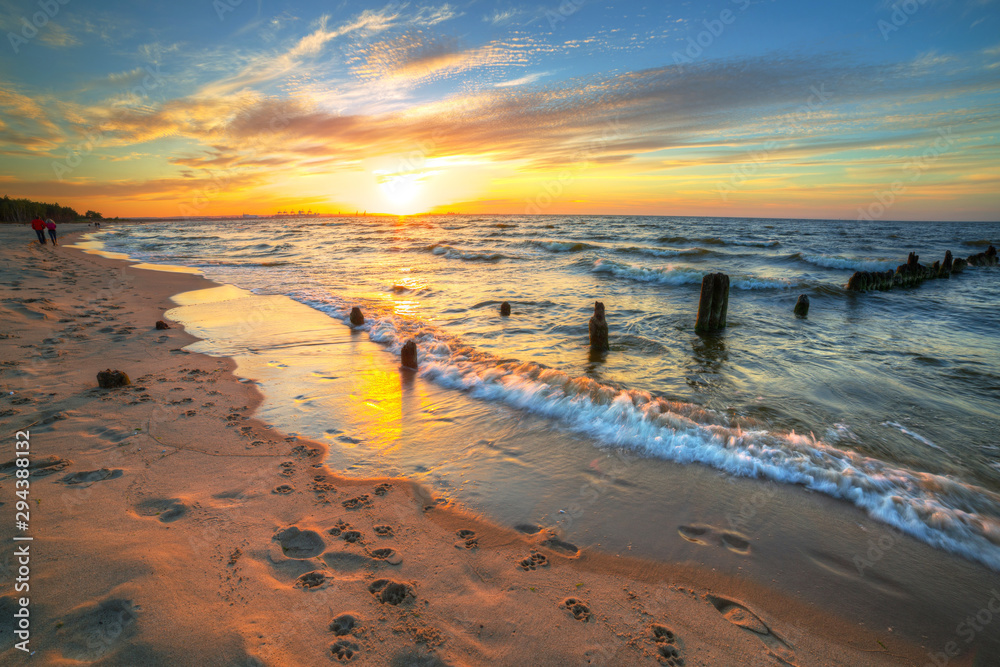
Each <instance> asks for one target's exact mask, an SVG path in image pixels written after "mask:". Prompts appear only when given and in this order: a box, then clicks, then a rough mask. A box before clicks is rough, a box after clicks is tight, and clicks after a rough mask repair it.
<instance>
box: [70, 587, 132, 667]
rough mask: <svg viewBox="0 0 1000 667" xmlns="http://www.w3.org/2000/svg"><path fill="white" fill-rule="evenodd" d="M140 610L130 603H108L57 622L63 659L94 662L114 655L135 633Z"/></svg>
mask: <svg viewBox="0 0 1000 667" xmlns="http://www.w3.org/2000/svg"><path fill="white" fill-rule="evenodd" d="M139 611H140V609H139V607H138V606H137V605H135V604H133V603H132V601H131V600H105V601H103V602H100V603H98V604H95V605H88V606H87V607H85V608H83V609H81V610H79V611H77V612H76V613H75V614H73V615H72V616H70V617H68V618H67V619H65V620H64V621H61V622H59V623H57V625H56V627H57V628H58V631H57V637H58V639H59V644H60V652H61V653H62V655H63V658H66V659H68V660H79V661H81V662H93V661H95V660H99V659H101V658H103V657H104V656H106V655H108V654H109V653H111V652H113V651H114V650H115V648H116V647H117V646H118V645H119V644H121V643H122V641H123V640H126V639H127V638H128V637H129V636H130V635H131V634H132V633H133V631H134V629H135V628H134V626H135V622H136V619H137V617H138V613H139Z"/></svg>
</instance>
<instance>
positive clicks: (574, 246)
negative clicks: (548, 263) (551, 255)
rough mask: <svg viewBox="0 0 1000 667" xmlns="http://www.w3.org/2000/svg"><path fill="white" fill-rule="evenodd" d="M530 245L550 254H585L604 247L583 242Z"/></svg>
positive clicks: (535, 243) (551, 242)
mask: <svg viewBox="0 0 1000 667" xmlns="http://www.w3.org/2000/svg"><path fill="white" fill-rule="evenodd" d="M528 245H531V246H535V247H536V248H542V249H543V250H548V251H549V252H583V251H584V250H597V249H598V248H601V247H602V246H599V245H593V244H591V243H583V242H581V241H528Z"/></svg>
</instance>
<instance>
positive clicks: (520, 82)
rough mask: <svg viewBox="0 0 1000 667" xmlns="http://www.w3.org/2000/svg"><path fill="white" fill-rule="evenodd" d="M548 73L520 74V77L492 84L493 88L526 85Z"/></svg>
mask: <svg viewBox="0 0 1000 667" xmlns="http://www.w3.org/2000/svg"><path fill="white" fill-rule="evenodd" d="M549 74H551V72H535V73H534V74H528V75H526V76H522V77H520V78H518V79H510V80H508V81H500V82H498V83H494V84H493V86H494V87H495V88H513V87H514V86H527V85H530V84H532V83H534V82H536V81H538V80H539V79H541V78H543V77H546V76H548V75H549Z"/></svg>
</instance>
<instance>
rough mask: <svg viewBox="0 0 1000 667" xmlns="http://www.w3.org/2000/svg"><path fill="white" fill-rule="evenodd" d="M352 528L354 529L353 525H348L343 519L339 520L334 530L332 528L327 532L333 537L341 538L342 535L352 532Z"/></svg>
mask: <svg viewBox="0 0 1000 667" xmlns="http://www.w3.org/2000/svg"><path fill="white" fill-rule="evenodd" d="M351 528H352V526H351V524H349V523H347V522H346V521H344V520H342V519H337V523H335V524H334V525H333V528H331V529H330V530H328V531H326V532H327V533H329V534H330V535H332V536H333V537H340V535H341V534H342V533H344V532H345V531H348V530H351Z"/></svg>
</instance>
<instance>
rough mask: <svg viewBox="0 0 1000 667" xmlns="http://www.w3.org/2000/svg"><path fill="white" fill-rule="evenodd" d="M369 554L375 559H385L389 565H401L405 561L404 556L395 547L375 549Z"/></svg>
mask: <svg viewBox="0 0 1000 667" xmlns="http://www.w3.org/2000/svg"><path fill="white" fill-rule="evenodd" d="M368 555H369V556H371V557H372V558H374V559H375V560H381V561H385V562H386V563H388V564H389V565H399V564H400V563H402V562H403V557H402V556H400V555H399V553H398V552H397V551H396V550H395V549H389V548H383V549H373V550H372V551H370V552H369V553H368Z"/></svg>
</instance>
